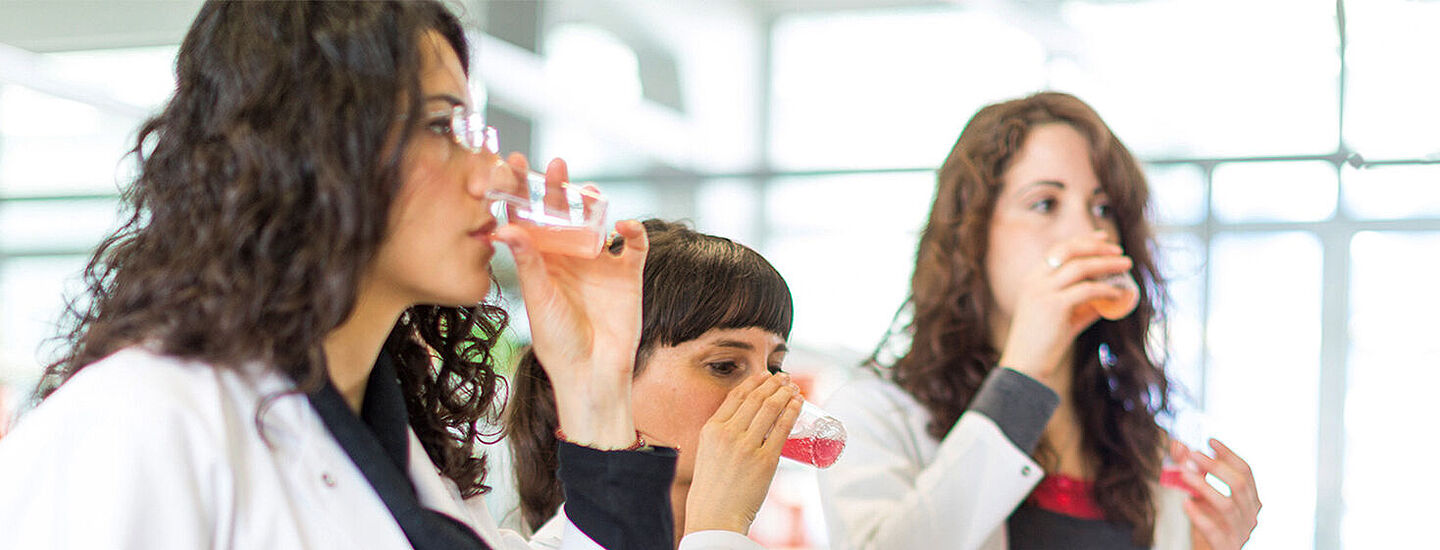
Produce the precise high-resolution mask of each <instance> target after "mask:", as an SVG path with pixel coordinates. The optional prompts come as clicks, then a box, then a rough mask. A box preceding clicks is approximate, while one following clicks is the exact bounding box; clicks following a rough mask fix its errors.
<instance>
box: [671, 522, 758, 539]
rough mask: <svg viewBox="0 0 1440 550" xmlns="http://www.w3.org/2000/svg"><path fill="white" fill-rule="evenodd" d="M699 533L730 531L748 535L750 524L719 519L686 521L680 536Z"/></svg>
mask: <svg viewBox="0 0 1440 550" xmlns="http://www.w3.org/2000/svg"><path fill="white" fill-rule="evenodd" d="M700 531H730V532H732V533H739V534H741V535H748V534H750V522H748V521H743V520H739V519H732V520H729V521H725V520H721V519H720V518H712V519H706V520H700V521H693V522H692V521H686V522H685V533H684V534H682V535H681V536H684V535H689V534H691V533H699V532H700Z"/></svg>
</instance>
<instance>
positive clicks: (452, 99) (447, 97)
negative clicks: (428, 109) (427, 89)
mask: <svg viewBox="0 0 1440 550" xmlns="http://www.w3.org/2000/svg"><path fill="white" fill-rule="evenodd" d="M432 101H444V102H446V103H449V104H450V106H451V107H464V106H465V100H463V99H460V98H459V97H457V96H455V95H451V94H433V95H428V96H425V102H426V103H430V102H432Z"/></svg>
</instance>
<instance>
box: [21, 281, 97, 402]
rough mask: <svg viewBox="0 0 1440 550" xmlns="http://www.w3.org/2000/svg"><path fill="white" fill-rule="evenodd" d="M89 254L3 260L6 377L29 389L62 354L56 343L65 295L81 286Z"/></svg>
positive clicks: (26, 389)
mask: <svg viewBox="0 0 1440 550" xmlns="http://www.w3.org/2000/svg"><path fill="white" fill-rule="evenodd" d="M86 259H87V258H85V257H80V256H74V257H49V258H10V259H7V260H6V261H5V262H3V263H0V366H3V367H5V368H4V369H0V380H5V381H6V382H7V383H12V382H13V383H14V384H15V386H16V388H17V389H21V390H22V391H28V389H29V388H32V387H33V386H34V382H35V381H36V380H37V379H38V377H39V375H40V369H41V365H43V364H45V363H47V362H49V361H50V360H52V359H54V358H55V357H57V355H56V354H55V350H54V349H53V343H49V342H47V341H48V340H49V339H50V338H53V337H54V336H56V334H57V330H56V327H57V325H56V322H57V321H59V320H60V314H61V312H63V311H64V307H65V303H64V298H65V297H67V296H73V295H74V293H75V292H77V291H78V290H79V289H80V286H79V281H80V280H79V276H80V270H81V269H83V268H84V267H85V261H86Z"/></svg>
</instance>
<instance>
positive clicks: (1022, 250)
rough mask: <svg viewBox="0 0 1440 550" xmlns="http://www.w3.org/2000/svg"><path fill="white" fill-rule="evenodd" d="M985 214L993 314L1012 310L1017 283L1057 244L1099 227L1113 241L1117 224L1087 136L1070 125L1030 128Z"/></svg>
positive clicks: (1002, 175)
mask: <svg viewBox="0 0 1440 550" xmlns="http://www.w3.org/2000/svg"><path fill="white" fill-rule="evenodd" d="M1001 183H1002V188H1001V190H1000V195H999V197H998V198H997V199H996V200H995V211H994V214H993V215H992V216H991V218H990V235H989V243H988V247H987V252H986V256H987V257H986V259H985V270H986V275H987V276H988V278H989V280H990V291H991V293H992V294H993V297H994V299H995V304H996V306H997V307H998V308H999V313H1000V314H1002V315H1004V316H1005V318H1006V319H1007V320H1008V319H1009V318H1011V316H1013V314H1014V312H1015V302H1016V298H1017V296H1016V293H1017V288H1018V286H1019V284H1020V282H1021V281H1023V280H1025V277H1026V276H1027V275H1028V274H1029V273H1031V272H1032V271H1033V270H1035V269H1036V268H1037V267H1039V266H1044V265H1045V258H1046V256H1047V255H1048V254H1050V250H1051V248H1052V247H1054V246H1055V245H1057V244H1059V243H1061V242H1062V241H1066V240H1069V239H1073V238H1076V237H1083V236H1085V235H1087V234H1093V233H1095V232H1096V231H1097V230H1099V231H1104V233H1105V240H1107V241H1109V242H1112V243H1118V242H1120V240H1119V230H1118V228H1117V226H1116V224H1115V218H1114V216H1113V215H1112V214H1111V211H1110V198H1109V196H1108V195H1106V193H1105V190H1104V188H1103V187H1102V186H1101V184H1100V180H1099V178H1098V177H1097V176H1096V175H1095V167H1094V166H1093V165H1092V164H1091V162H1090V142H1089V141H1088V140H1087V139H1086V138H1085V136H1084V135H1082V134H1081V133H1080V132H1079V131H1078V130H1076V129H1075V128H1074V127H1073V126H1070V125H1069V124H1065V123H1060V122H1054V123H1047V124H1041V125H1038V126H1035V127H1034V128H1032V129H1031V130H1030V133H1029V135H1028V136H1026V138H1025V143H1024V144H1023V145H1021V147H1020V151H1019V152H1018V153H1017V154H1016V155H1015V157H1014V158H1013V159H1012V161H1011V163H1010V166H1009V167H1008V168H1007V169H1006V170H1005V172H1004V173H1003V174H1001Z"/></svg>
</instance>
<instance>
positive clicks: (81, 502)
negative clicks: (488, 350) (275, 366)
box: [0, 348, 600, 550]
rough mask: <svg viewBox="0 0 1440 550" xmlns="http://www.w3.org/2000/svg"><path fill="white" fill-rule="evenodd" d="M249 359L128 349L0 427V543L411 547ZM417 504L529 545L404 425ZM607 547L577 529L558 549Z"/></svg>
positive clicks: (160, 549) (310, 419) (489, 535)
mask: <svg viewBox="0 0 1440 550" xmlns="http://www.w3.org/2000/svg"><path fill="white" fill-rule="evenodd" d="M291 386H292V385H291V384H290V383H289V382H288V381H287V379H286V378H284V376H283V375H280V374H278V373H274V372H265V371H264V369H261V368H259V367H258V365H252V366H249V367H247V368H245V369H243V371H236V370H221V369H215V368H212V367H210V366H208V365H204V364H199V363H196V362H190V361H184V360H180V359H175V358H172V357H165V356H159V355H156V354H154V353H151V352H149V351H145V350H143V349H138V348H132V349H127V350H123V351H120V352H118V353H116V354H114V355H111V356H110V357H107V358H106V359H104V360H101V361H99V362H97V363H95V364H93V365H90V366H89V367H86V368H85V369H84V370H82V371H80V373H79V374H77V375H75V377H74V378H72V379H71V380H70V381H69V382H67V383H65V385H64V386H62V387H61V388H60V389H59V390H58V391H57V392H56V393H55V394H53V395H52V396H51V397H50V398H49V399H47V400H46V401H45V402H44V403H42V404H41V405H40V406H39V407H37V408H36V409H35V410H34V411H32V412H31V413H30V414H29V415H27V416H26V417H24V418H22V419H21V420H20V422H19V423H18V425H17V426H15V429H14V431H12V432H11V433H10V434H9V435H8V436H7V437H6V438H5V439H4V440H0V548H4V549H11V548H14V549H21V548H24V549H29V548H46V549H50V548H64V549H72V548H73V549H86V550H89V549H101V548H123V549H132V548H133V549H144V550H165V549H177V550H179V549H184V550H195V549H202V548H210V549H265V550H272V549H279V550H287V549H306V550H308V549H326V548H335V549H347V550H349V549H354V548H366V549H388V548H395V549H405V548H410V543H409V542H408V541H407V540H406V538H405V535H404V532H403V531H401V529H400V525H399V524H398V523H397V522H396V521H395V519H394V518H393V517H392V516H391V515H390V512H389V510H388V509H387V508H386V507H385V505H384V503H383V502H382V501H381V500H380V497H379V495H378V494H377V493H376V492H375V491H374V489H372V488H371V487H370V484H369V483H368V482H367V481H366V479H365V477H364V476H363V475H362V474H361V473H360V470H359V469H358V468H356V467H355V465H354V463H353V462H351V460H350V458H349V456H348V455H346V454H345V451H344V450H343V449H342V448H341V447H340V445H339V444H338V443H336V441H335V439H334V438H333V437H331V435H330V433H329V432H328V431H327V430H326V428H325V425H324V423H323V422H322V421H321V419H320V416H319V415H318V414H317V413H316V412H315V410H314V409H313V408H312V407H311V406H310V403H309V401H308V400H307V399H306V398H305V397H304V395H298V394H297V395H288V396H284V397H279V398H278V399H275V400H274V401H273V404H272V405H271V406H270V408H269V409H268V410H267V411H266V412H265V414H264V416H263V417H262V424H263V426H264V434H265V437H266V438H268V440H269V442H268V444H267V442H266V441H265V439H262V436H261V433H260V430H259V429H257V427H256V420H255V419H256V411H257V410H258V408H259V406H260V403H261V401H262V400H263V399H264V398H266V397H267V396H274V395H277V394H279V393H280V392H284V391H286V390H288V389H290V388H291ZM409 462H410V470H409V474H410V479H411V481H412V482H413V484H414V486H415V489H416V492H417V493H418V497H419V500H420V503H421V504H423V505H425V506H427V507H429V508H431V509H433V510H437V511H439V512H442V513H445V514H447V515H450V516H452V517H454V518H455V519H457V520H459V521H460V522H461V523H464V524H465V525H468V526H469V527H470V528H471V529H473V530H474V531H475V532H476V533H477V534H479V536H480V538H482V539H484V540H485V542H486V543H488V544H489V545H490V546H491V547H492V548H495V549H496V550H513V549H527V550H528V549H530V548H531V547H530V545H529V544H528V543H527V542H526V541H525V540H524V538H523V537H521V536H520V535H518V534H516V533H514V532H510V531H501V530H500V529H499V528H498V527H497V526H496V524H495V521H494V520H493V519H492V518H491V517H490V513H489V512H488V511H487V510H486V508H485V506H484V504H483V503H482V502H480V500H479V498H478V497H477V498H472V499H470V500H469V501H466V500H464V499H462V498H461V497H460V493H459V491H458V490H457V489H456V486H455V484H454V483H453V482H451V481H450V480H448V479H446V478H444V477H443V476H441V475H440V473H439V471H438V470H436V468H435V466H434V465H433V463H432V462H431V461H430V459H429V457H428V456H427V455H426V454H425V451H424V449H423V448H422V447H421V445H420V442H419V440H418V439H416V438H415V434H414V433H413V432H412V433H411V434H410V460H409ZM560 547H561V548H566V549H582V548H584V549H595V548H600V547H599V545H597V544H595V543H594V541H591V540H590V539H589V538H588V537H585V536H584V534H583V533H580V532H579V530H578V529H575V528H574V527H573V526H569V529H568V530H567V533H566V535H565V537H564V541H563V543H562V544H561V546H560Z"/></svg>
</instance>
